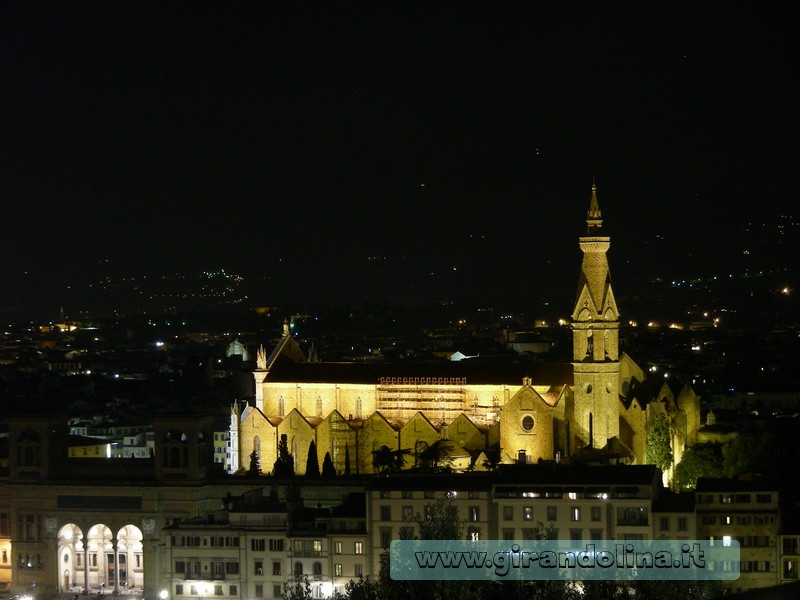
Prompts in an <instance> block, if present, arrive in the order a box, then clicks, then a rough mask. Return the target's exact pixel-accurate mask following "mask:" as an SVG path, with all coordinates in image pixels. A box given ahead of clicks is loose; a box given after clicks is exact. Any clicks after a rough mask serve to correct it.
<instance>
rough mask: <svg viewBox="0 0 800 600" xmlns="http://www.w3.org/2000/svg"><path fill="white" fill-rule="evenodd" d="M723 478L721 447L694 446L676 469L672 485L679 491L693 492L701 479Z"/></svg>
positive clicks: (684, 455) (711, 445)
mask: <svg viewBox="0 0 800 600" xmlns="http://www.w3.org/2000/svg"><path fill="white" fill-rule="evenodd" d="M721 476H722V453H721V451H720V448H719V446H717V445H714V444H708V445H704V446H692V447H691V448H689V449H688V450H687V451H686V452H684V453H683V458H682V459H681V462H679V463H678V466H677V467H675V476H674V477H673V478H672V483H673V486H674V487H675V488H676V489H678V490H693V489H694V488H695V486H697V479H698V478H699V477H721Z"/></svg>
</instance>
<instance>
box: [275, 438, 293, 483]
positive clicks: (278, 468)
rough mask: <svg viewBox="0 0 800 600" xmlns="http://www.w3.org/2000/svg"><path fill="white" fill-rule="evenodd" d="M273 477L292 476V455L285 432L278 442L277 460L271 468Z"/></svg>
mask: <svg viewBox="0 0 800 600" xmlns="http://www.w3.org/2000/svg"><path fill="white" fill-rule="evenodd" d="M273 474H274V475H275V477H294V457H293V456H292V455H291V454H290V453H289V441H288V438H287V437H286V434H285V433H282V434H281V439H280V441H279V442H278V460H276V461H275V466H274V469H273Z"/></svg>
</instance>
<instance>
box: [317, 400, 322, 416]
mask: <svg viewBox="0 0 800 600" xmlns="http://www.w3.org/2000/svg"><path fill="white" fill-rule="evenodd" d="M317 416H318V417H322V396H317Z"/></svg>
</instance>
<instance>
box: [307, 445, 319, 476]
mask: <svg viewBox="0 0 800 600" xmlns="http://www.w3.org/2000/svg"><path fill="white" fill-rule="evenodd" d="M306 477H308V478H310V479H319V458H318V457H317V444H316V443H315V442H314V440H311V443H310V444H309V445H308V458H306Z"/></svg>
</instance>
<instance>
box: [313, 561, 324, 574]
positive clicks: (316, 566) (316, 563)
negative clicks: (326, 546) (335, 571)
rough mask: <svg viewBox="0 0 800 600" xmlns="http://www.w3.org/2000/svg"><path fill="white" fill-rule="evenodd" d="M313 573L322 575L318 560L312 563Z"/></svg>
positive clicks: (320, 564)
mask: <svg viewBox="0 0 800 600" xmlns="http://www.w3.org/2000/svg"><path fill="white" fill-rule="evenodd" d="M314 575H322V563H321V562H319V561H317V562H315V563H314Z"/></svg>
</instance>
